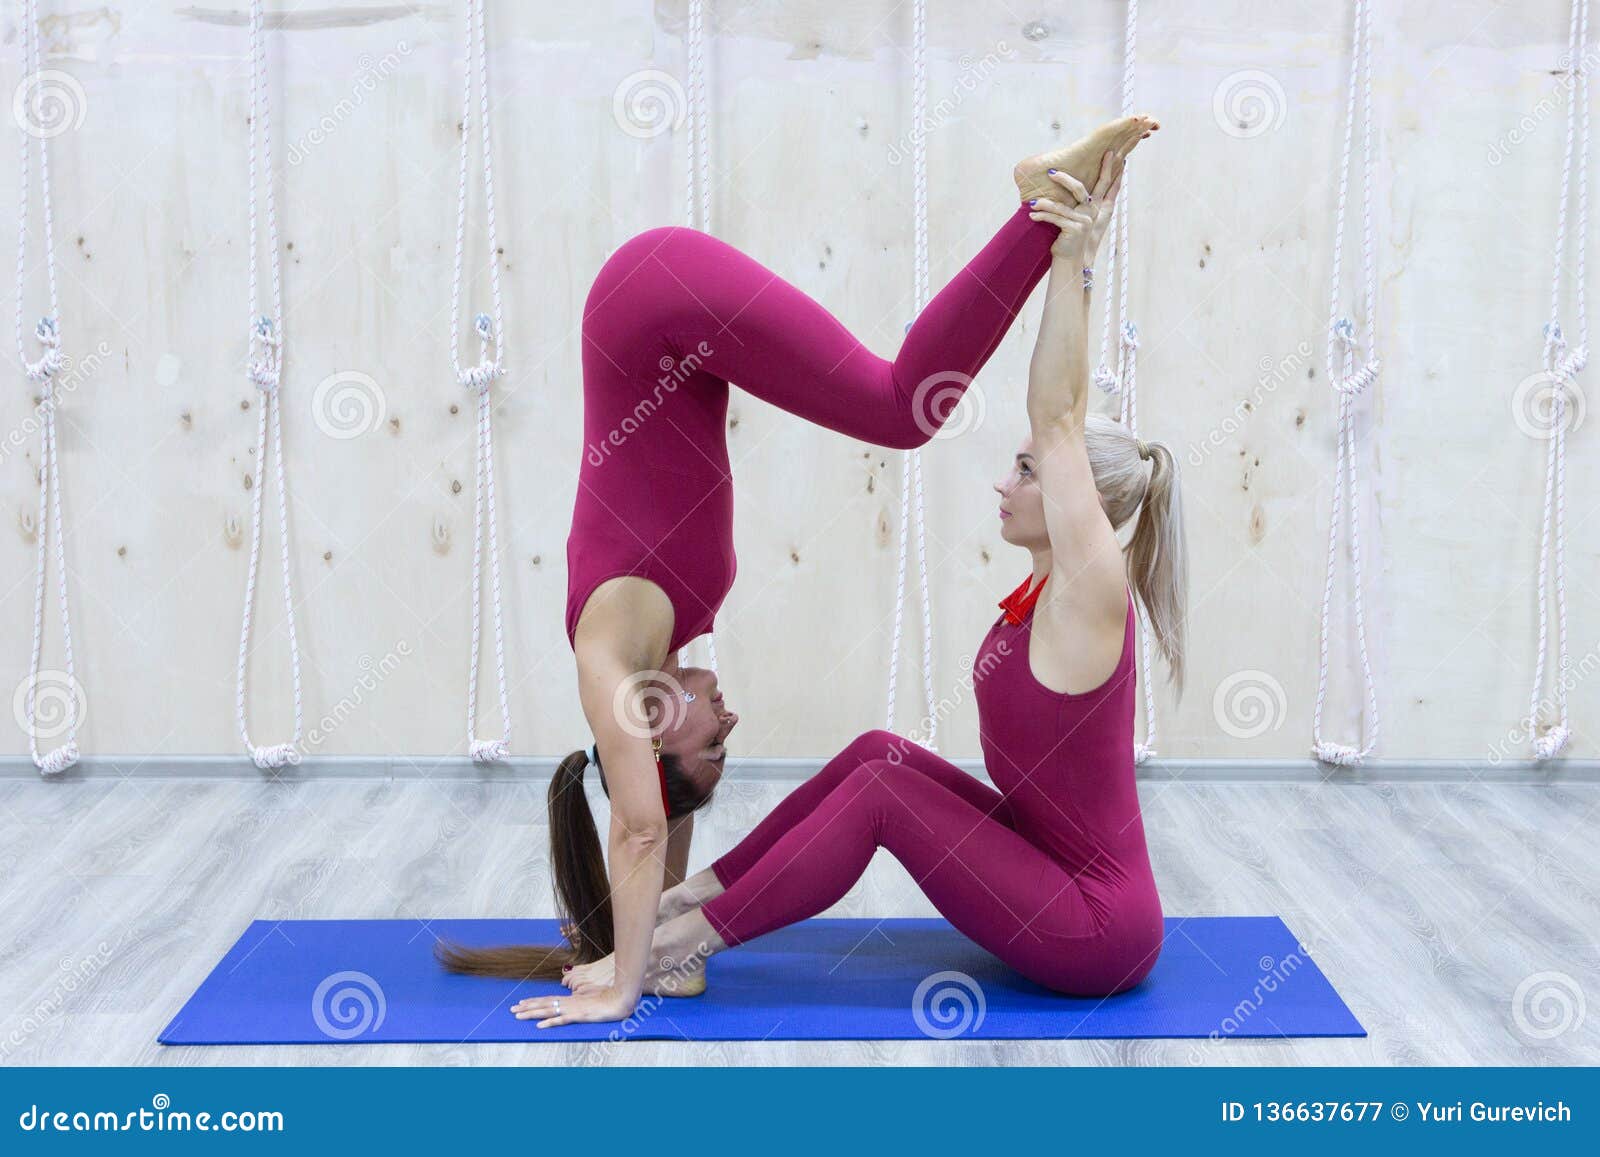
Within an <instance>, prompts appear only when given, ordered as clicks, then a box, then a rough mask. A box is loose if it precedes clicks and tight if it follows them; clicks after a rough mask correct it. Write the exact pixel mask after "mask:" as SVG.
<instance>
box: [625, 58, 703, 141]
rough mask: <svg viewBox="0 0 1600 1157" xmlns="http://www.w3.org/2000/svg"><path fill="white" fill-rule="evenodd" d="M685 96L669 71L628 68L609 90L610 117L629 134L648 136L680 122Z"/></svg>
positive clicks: (656, 135) (675, 125)
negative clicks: (615, 86) (614, 87)
mask: <svg viewBox="0 0 1600 1157" xmlns="http://www.w3.org/2000/svg"><path fill="white" fill-rule="evenodd" d="M686 107H687V100H686V98H685V96H684V92H683V85H682V84H680V83H679V82H678V78H677V77H675V76H673V75H672V74H671V73H670V72H662V71H661V70H660V69H658V68H647V69H644V70H642V71H640V72H630V73H629V74H628V75H627V76H625V77H623V78H622V81H621V83H620V84H618V85H617V88H616V91H615V92H613V93H612V94H611V118H612V119H613V120H614V121H616V122H617V127H618V128H620V129H621V130H622V131H623V132H625V133H627V134H628V135H629V136H630V137H638V138H639V139H640V140H649V139H650V138H651V137H658V136H660V135H661V134H662V133H664V132H666V131H668V130H669V129H675V128H677V127H678V126H679V125H680V124H682V123H683V116H684V110H685V108H686Z"/></svg>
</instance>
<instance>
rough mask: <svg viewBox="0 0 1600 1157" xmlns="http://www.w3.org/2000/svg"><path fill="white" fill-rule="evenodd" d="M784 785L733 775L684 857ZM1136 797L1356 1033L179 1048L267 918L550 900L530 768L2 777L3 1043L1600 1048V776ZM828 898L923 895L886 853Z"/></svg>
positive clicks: (214, 1057) (601, 1054)
mask: <svg viewBox="0 0 1600 1157" xmlns="http://www.w3.org/2000/svg"><path fill="white" fill-rule="evenodd" d="M591 786H592V785H591ZM790 787H792V784H779V783H771V782H763V783H756V782H743V783H741V782H731V781H730V782H729V783H726V784H725V785H724V787H723V790H722V792H721V793H720V795H719V799H718V802H717V804H716V806H715V807H714V808H713V809H712V810H711V811H710V812H708V813H705V814H703V815H702V816H701V817H699V819H698V821H697V822H698V829H699V830H698V832H697V837H696V850H695V855H694V860H693V866H694V867H695V868H699V867H701V866H704V865H705V864H706V863H708V862H709V861H710V860H711V858H712V856H713V855H714V854H715V853H716V852H718V851H720V850H721V849H723V848H725V847H727V846H729V845H731V844H732V843H734V842H736V840H737V839H738V837H739V835H741V834H742V833H743V832H745V831H747V830H748V829H749V828H750V827H751V826H752V825H753V824H754V823H755V822H756V821H757V820H759V819H760V817H761V816H762V815H764V814H765V813H766V811H767V810H768V809H770V808H771V807H772V806H773V804H775V803H776V802H777V800H778V799H779V798H781V797H782V795H783V794H784V792H786V791H787V790H789V789H790ZM1141 793H1142V797H1143V800H1144V807H1145V827H1146V831H1147V834H1148V836H1149V839H1150V844H1151V852H1152V855H1153V857H1154V858H1155V861H1156V871H1157V878H1158V880H1159V882H1160V884H1161V889H1162V898H1163V903H1164V905H1165V908H1166V911H1167V914H1168V915H1170V916H1209V915H1228V914H1234V915H1249V914H1269V913H1271V914H1278V915H1281V916H1283V918H1284V919H1285V920H1286V921H1287V922H1288V924H1289V926H1290V927H1291V928H1292V929H1293V930H1294V931H1295V933H1296V934H1297V935H1298V936H1299V937H1300V939H1301V941H1302V943H1303V944H1304V945H1305V946H1306V948H1307V950H1308V951H1309V952H1310V954H1311V955H1312V957H1313V958H1314V959H1315V960H1316V961H1317V964H1318V966H1319V967H1321V968H1322V969H1323V971H1324V972H1326V973H1327V974H1328V976H1329V977H1330V979H1331V980H1332V981H1333V982H1334V984H1335V986H1336V987H1337V988H1338V989H1339V991H1340V992H1341V994H1342V995H1343V996H1344V997H1345V999H1346V1001H1347V1002H1348V1003H1349V1004H1350V1006H1351V1008H1352V1009H1353V1010H1354V1011H1355V1013H1356V1015H1357V1016H1358V1017H1359V1018H1360V1019H1361V1021H1362V1022H1363V1023H1364V1024H1365V1025H1366V1026H1367V1029H1368V1031H1369V1033H1370V1034H1371V1035H1370V1036H1369V1037H1367V1038H1366V1039H1364V1040H1332V1041H1316V1040H1298V1041H1241V1040H1233V1041H1215V1042H1213V1041H1016V1042H981V1041H931V1040H930V1041H880V1042H822V1043H817V1042H770V1043H708V1044H694V1045H682V1044H668V1043H662V1042H630V1043H621V1044H606V1043H597V1044H571V1045H516V1044H501V1045H325V1046H315V1047H270V1048H268V1047H244V1048H175V1049H169V1048H163V1047H162V1046H160V1045H157V1044H156V1043H155V1036H156V1033H157V1032H158V1031H159V1030H160V1029H161V1027H162V1026H163V1025H164V1024H165V1023H166V1022H167V1020H168V1019H169V1018H170V1017H171V1016H172V1015H173V1013H174V1012H176V1011H177V1009H178V1008H179V1007H180V1006H181V1005H182V1003H183V1001H184V1000H185V999H186V998H187V997H188V996H189V994H190V993H191V992H192V991H193V990H194V988H195V987H196V986H197V985H198V984H199V982H200V980H201V979H202V978H203V977H204V976H205V975H206V973H207V972H208V971H209V970H210V968H211V967H212V966H213V964H214V963H215V962H216V961H217V959H218V958H219V957H220V956H221V955H222V954H223V953H224V952H225V951H226V950H227V948H228V947H229V946H230V945H231V944H232V943H233V941H234V940H235V939H237V937H238V935H239V933H240V932H241V931H242V930H243V929H244V927H245V926H246V924H248V922H249V921H250V920H252V919H257V918H264V917H277V918H283V919H314V918H329V917H410V918H429V917H435V918H437V917H489V916H548V915H551V914H552V913H553V906H552V901H551V886H550V877H549V869H548V860H547V854H546V840H547V831H546V827H545V816H544V784H543V783H542V782H528V783H508V782H497V783H488V782H478V781H473V780H470V779H459V778H448V779H446V778H441V779H426V778H424V779H412V780H393V781H388V780H376V781H367V780H317V781H309V782H303V783H296V782H279V783H273V782H267V781H263V782H259V783H251V782H244V781H237V780H197V779H172V780H159V779H156V780H152V779H140V780H122V781H116V780H105V779H99V780H84V781H77V782H74V781H72V780H71V779H70V778H69V779H68V780H66V781H64V782H60V783H30V782H27V781H21V780H19V781H8V782H0V868H3V870H4V872H3V875H0V1064H52V1065H71V1064H147V1065H231V1064H262V1065H287V1064H341V1065H394V1064H448V1065H471V1064H502V1065H503V1064H518V1065H563V1066H565V1065H579V1064H582V1065H639V1064H645V1065H663V1066H670V1065H686V1064H714V1065H736V1064H749V1065H793V1064H864V1065H1002V1064H1010V1065H1020V1064H1027V1065H1036V1064H1072V1065H1105V1064H1117V1065H1162V1064H1170V1065H1196V1064H1208V1065H1271V1064H1328V1065H1359V1064H1423V1065H1454V1064H1534V1065H1539V1064H1595V1063H1600V1010H1593V1011H1591V1010H1589V1009H1588V1007H1587V1003H1588V1001H1589V1000H1590V999H1591V998H1593V999H1597V1000H1600V932H1597V929H1600V881H1597V879H1596V870H1597V866H1600V854H1597V851H1596V849H1597V848H1600V787H1596V786H1587V785H1581V784H1556V785H1541V786H1523V785H1516V784H1504V783H1467V784H1460V783H1450V784H1405V785H1392V784H1360V785H1349V784H1337V783H1329V784H1324V785H1311V784H1305V783H1283V784H1263V783H1227V782H1204V783H1184V782H1150V783H1146V784H1143V785H1142V786H1141ZM591 798H592V799H593V802H594V804H595V807H596V812H597V818H599V820H600V822H601V824H602V830H603V825H604V813H605V807H604V799H603V798H602V797H600V796H599V795H598V792H597V791H591ZM830 914H832V915H843V916H925V915H933V914H934V910H933V907H932V905H931V904H929V902H928V901H927V899H926V898H925V897H924V896H922V894H921V893H920V892H919V891H918V890H917V889H916V887H915V885H914V884H913V882H912V880H911V878H910V876H909V874H907V873H906V872H905V870H904V869H903V868H901V867H900V865H899V864H898V863H896V862H895V861H894V860H893V859H892V858H891V857H889V856H888V855H887V854H880V855H879V856H878V857H877V859H875V860H874V862H873V864H872V867H871V868H870V870H869V871H868V872H867V874H866V876H865V877H863V879H862V880H861V881H860V882H859V883H858V884H857V885H856V886H855V887H854V888H853V889H852V890H851V891H850V893H849V894H848V895H847V896H846V897H845V898H844V900H843V901H841V902H840V904H839V905H838V906H837V907H836V908H835V909H833V910H832V912H831V913H830ZM1544 974H1552V978H1551V979H1549V980H1547V981H1544V982H1541V983H1540V984H1538V985H1535V986H1534V988H1533V992H1534V994H1535V995H1533V996H1531V997H1529V998H1528V999H1526V1000H1524V1002H1523V1007H1522V1008H1521V1009H1520V1010H1519V1009H1517V1008H1516V1006H1515V1005H1514V998H1515V996H1516V994H1517V992H1518V989H1519V986H1522V985H1524V982H1525V981H1528V980H1529V978H1535V977H1539V976H1541V975H1544ZM1580 1011H1581V1013H1582V1018H1581V1020H1579V1012H1580ZM1563 1020H1565V1021H1566V1022H1568V1024H1569V1027H1567V1028H1566V1029H1565V1031H1562V1032H1560V1033H1556V1034H1554V1035H1551V1034H1550V1033H1549V1031H1548V1030H1549V1029H1550V1028H1551V1027H1552V1026H1556V1025H1559V1024H1561V1023H1562V1022H1563Z"/></svg>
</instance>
